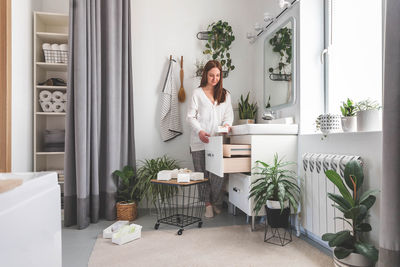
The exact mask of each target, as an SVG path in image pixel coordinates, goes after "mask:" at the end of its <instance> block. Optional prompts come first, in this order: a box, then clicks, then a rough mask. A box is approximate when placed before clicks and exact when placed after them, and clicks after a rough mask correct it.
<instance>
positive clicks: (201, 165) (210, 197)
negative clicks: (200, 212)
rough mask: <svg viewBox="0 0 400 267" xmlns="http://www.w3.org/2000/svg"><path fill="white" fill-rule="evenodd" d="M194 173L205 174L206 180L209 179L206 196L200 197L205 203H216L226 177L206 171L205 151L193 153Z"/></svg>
mask: <svg viewBox="0 0 400 267" xmlns="http://www.w3.org/2000/svg"><path fill="white" fill-rule="evenodd" d="M190 153H191V154H192V159H193V165H194V171H195V172H203V173H204V178H208V183H207V185H206V189H205V190H204V192H205V193H204V196H200V198H201V199H202V200H204V201H205V202H210V203H213V204H214V203H216V202H217V201H218V199H219V197H220V194H221V188H222V184H223V183H224V177H220V176H217V175H215V174H213V173H210V172H208V171H206V159H205V151H204V150H200V151H191V152H190Z"/></svg>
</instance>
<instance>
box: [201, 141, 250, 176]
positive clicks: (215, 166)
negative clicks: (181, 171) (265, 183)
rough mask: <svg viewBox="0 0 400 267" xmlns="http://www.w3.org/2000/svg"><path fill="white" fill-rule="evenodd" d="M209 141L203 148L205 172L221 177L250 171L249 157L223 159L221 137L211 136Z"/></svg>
mask: <svg viewBox="0 0 400 267" xmlns="http://www.w3.org/2000/svg"><path fill="white" fill-rule="evenodd" d="M209 140H210V142H209V143H208V144H206V147H205V153H206V170H207V171H209V172H211V173H214V174H215V175H218V176H220V177H223V176H224V173H236V172H250V171H251V158H250V157H235V158H224V156H223V144H222V136H213V137H210V138H209Z"/></svg>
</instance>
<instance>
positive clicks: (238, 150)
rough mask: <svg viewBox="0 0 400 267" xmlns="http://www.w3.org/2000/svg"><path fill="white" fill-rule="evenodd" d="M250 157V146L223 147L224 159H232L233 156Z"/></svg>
mask: <svg viewBox="0 0 400 267" xmlns="http://www.w3.org/2000/svg"><path fill="white" fill-rule="evenodd" d="M250 155H251V146H250V145H234V144H226V145H223V156H224V157H228V158H230V157H232V156H250Z"/></svg>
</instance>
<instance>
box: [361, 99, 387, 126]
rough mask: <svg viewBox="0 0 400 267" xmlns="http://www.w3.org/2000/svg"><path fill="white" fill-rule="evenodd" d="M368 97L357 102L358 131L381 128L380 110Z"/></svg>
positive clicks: (377, 104)
mask: <svg viewBox="0 0 400 267" xmlns="http://www.w3.org/2000/svg"><path fill="white" fill-rule="evenodd" d="M381 108H382V107H381V106H380V105H379V103H378V102H376V101H372V100H370V99H367V100H363V101H360V102H357V104H356V109H357V129H358V131H359V132H365V131H380V130H382V110H381Z"/></svg>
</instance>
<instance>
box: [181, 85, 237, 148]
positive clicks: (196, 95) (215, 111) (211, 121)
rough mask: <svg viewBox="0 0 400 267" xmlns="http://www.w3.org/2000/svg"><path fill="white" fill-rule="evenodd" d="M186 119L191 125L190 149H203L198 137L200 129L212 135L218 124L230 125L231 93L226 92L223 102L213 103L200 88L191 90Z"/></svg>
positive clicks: (231, 116) (231, 113)
mask: <svg viewBox="0 0 400 267" xmlns="http://www.w3.org/2000/svg"><path fill="white" fill-rule="evenodd" d="M186 119H187V121H188V122H189V124H190V126H191V129H192V130H191V134H190V148H191V150H192V151H199V150H204V143H203V142H202V141H201V140H200V138H199V132H200V131H201V130H203V131H205V132H206V133H209V134H210V135H211V136H214V135H215V133H216V132H217V129H218V126H222V125H225V124H229V125H230V126H232V122H233V110H232V103H231V95H230V93H227V95H226V98H225V102H223V103H220V104H219V105H217V101H215V103H214V104H213V103H212V102H211V100H210V99H209V98H208V97H207V96H206V94H205V93H204V91H203V89H202V88H196V89H195V90H193V95H192V99H191V101H190V103H189V107H188V111H187V117H186Z"/></svg>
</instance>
